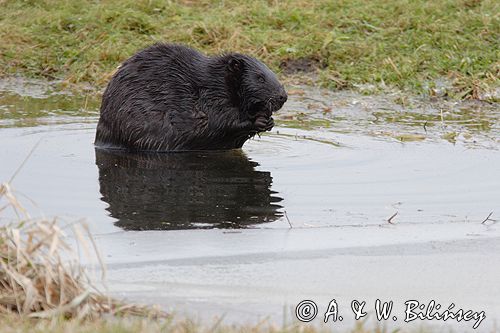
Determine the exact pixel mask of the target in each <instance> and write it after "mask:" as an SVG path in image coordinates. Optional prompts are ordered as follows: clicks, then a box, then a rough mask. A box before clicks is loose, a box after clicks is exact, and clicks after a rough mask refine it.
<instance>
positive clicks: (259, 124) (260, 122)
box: [254, 117, 274, 132]
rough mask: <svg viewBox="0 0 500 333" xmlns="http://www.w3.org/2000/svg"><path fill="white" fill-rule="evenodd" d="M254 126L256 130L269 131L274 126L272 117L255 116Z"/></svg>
mask: <svg viewBox="0 0 500 333" xmlns="http://www.w3.org/2000/svg"><path fill="white" fill-rule="evenodd" d="M254 126H255V129H256V130H257V131H258V132H264V131H270V130H271V129H272V128H273V127H274V119H273V118H272V117H269V118H267V117H257V119H255V123H254Z"/></svg>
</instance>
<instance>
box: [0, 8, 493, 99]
mask: <svg viewBox="0 0 500 333" xmlns="http://www.w3.org/2000/svg"><path fill="white" fill-rule="evenodd" d="M0 7H1V10H0V40H1V43H0V74H3V75H12V74H21V75H26V76H33V77H48V78H63V79H65V80H67V81H68V82H71V83H82V82H88V83H90V84H91V85H92V86H94V87H95V88H102V87H103V86H104V85H105V83H106V82H107V81H108V80H109V77H110V75H111V74H112V73H113V71H114V69H115V68H116V67H117V66H118V64H119V63H120V62H121V61H123V60H125V59H126V58H128V57H129V56H131V55H132V54H133V53H134V52H136V51H137V50H138V49H140V48H142V47H145V46H147V45H150V44H152V43H154V42H156V41H170V42H178V43H186V44H189V45H191V46H193V47H195V48H199V49H201V50H202V51H204V52H206V53H210V54H214V53H219V52H222V51H238V52H243V53H248V54H251V55H254V56H256V57H258V58H260V59H262V60H263V61H265V62H266V63H268V64H269V65H270V66H271V67H272V68H273V69H275V70H277V71H279V70H280V68H288V69H287V70H285V72H289V71H293V68H294V67H295V65H300V64H302V65H305V67H306V68H311V66H312V67H313V68H318V69H319V78H320V83H322V84H324V85H327V86H329V87H331V88H352V87H354V86H356V85H359V84H373V85H375V86H376V87H385V86H389V87H396V88H398V89H403V90H411V91H415V92H418V93H422V92H424V93H427V92H429V90H430V89H432V88H433V86H434V85H435V82H436V80H442V79H445V80H449V81H450V82H451V83H452V87H451V88H450V89H448V93H452V94H454V95H455V96H456V97H459V98H478V97H479V96H480V94H481V93H482V92H485V91H488V90H491V89H495V88H498V87H499V75H500V61H499V59H500V50H499V40H500V3H499V2H498V1H497V0H483V1H481V0H443V1H417V0H389V1H386V0H373V1H364V0H318V1H305V0H297V1H271V0H268V1H264V0H256V1H209V0H202V1H194V0H193V1H190V0H184V1H163V0H162V1H159V0H147V1H146V0H124V1H115V0H109V1H90V0H82V1H72V0H67V1H64V0H25V1H20V0H17V1H12V0H0ZM283 64H288V66H284V65H283Z"/></svg>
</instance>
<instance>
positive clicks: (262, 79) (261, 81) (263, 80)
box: [257, 75, 266, 83]
mask: <svg viewBox="0 0 500 333" xmlns="http://www.w3.org/2000/svg"><path fill="white" fill-rule="evenodd" d="M257 80H259V82H260V83H264V82H266V80H265V79H264V77H263V76H262V75H259V76H257Z"/></svg>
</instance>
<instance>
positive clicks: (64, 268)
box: [0, 183, 165, 319]
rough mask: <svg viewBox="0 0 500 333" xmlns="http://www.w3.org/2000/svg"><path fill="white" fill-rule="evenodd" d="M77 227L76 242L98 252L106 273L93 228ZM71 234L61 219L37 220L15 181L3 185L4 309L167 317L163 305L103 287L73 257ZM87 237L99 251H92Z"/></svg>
mask: <svg viewBox="0 0 500 333" xmlns="http://www.w3.org/2000/svg"><path fill="white" fill-rule="evenodd" d="M8 209H12V210H13V211H14V213H15V215H16V220H15V222H14V223H10V224H8V225H5V220H6V218H5V217H4V213H5V212H6V211H7V210H8ZM75 230H76V231H75V235H76V236H77V237H75V238H76V241H77V242H78V243H79V245H82V246H83V247H84V249H85V251H86V252H87V253H94V254H95V255H96V256H97V258H98V260H99V262H100V264H101V268H102V270H103V272H104V271H105V270H104V264H103V263H102V260H101V258H100V256H99V254H98V251H97V249H96V248H95V242H94V240H93V239H92V237H91V235H90V232H88V229H86V227H85V226H84V230H86V231H87V232H86V235H84V234H82V233H81V231H80V232H78V230H79V229H78V227H76V228H75ZM65 238H66V237H65V234H64V232H63V230H62V229H61V228H60V227H59V226H58V224H57V221H56V220H55V219H53V220H47V219H41V220H34V219H31V217H30V216H29V214H28V212H27V211H26V210H25V209H24V208H23V207H22V205H21V204H20V202H19V201H18V200H17V198H16V196H15V195H14V194H13V192H12V190H11V188H10V185H9V183H3V184H0V314H7V313H18V314H20V315H23V316H27V317H34V318H54V317H64V318H75V319H91V318H97V317H100V316H102V315H104V314H112V315H137V316H146V317H164V316H165V313H163V312H161V311H159V310H158V309H154V308H150V307H142V306H136V305H133V304H126V303H124V302H120V301H117V300H114V299H112V298H110V297H107V296H105V295H104V294H102V293H101V292H99V291H98V290H97V289H96V288H94V287H93V286H92V283H91V281H90V280H89V278H88V276H87V275H86V273H85V270H84V268H83V267H82V266H81V265H80V264H79V262H78V261H77V260H74V261H68V260H67V257H68V256H70V255H71V254H75V253H74V252H73V251H72V249H71V247H70V246H69V245H68V243H67V242H66V241H65ZM86 239H87V240H90V243H91V244H92V247H90V248H91V249H92V248H93V250H94V251H90V250H89V246H88V242H86ZM75 257H76V256H75ZM63 258H64V259H65V260H63Z"/></svg>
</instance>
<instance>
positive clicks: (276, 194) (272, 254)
mask: <svg viewBox="0 0 500 333" xmlns="http://www.w3.org/2000/svg"><path fill="white" fill-rule="evenodd" d="M290 95H291V98H290V102H289V103H287V105H286V107H285V109H284V110H282V111H280V114H278V115H277V124H278V126H277V127H276V128H275V129H273V131H272V132H271V133H268V134H265V135H263V136H262V137H260V138H259V137H257V138H255V139H254V140H251V141H249V142H248V143H247V144H246V145H245V146H244V148H243V149H242V150H241V151H228V152H212V153H203V152H195V153H176V154H125V153H123V152H117V151H102V150H95V149H94V147H93V145H92V142H93V137H94V134H95V125H96V122H97V116H98V113H97V109H98V100H97V99H95V98H91V97H85V96H83V97H82V96H76V97H75V96H72V95H70V94H61V93H54V92H51V90H50V86H49V87H47V85H46V84H44V83H43V82H42V83H41V82H38V81H28V80H22V79H10V80H4V81H2V82H1V83H0V147H1V149H0V161H1V163H0V175H1V176H2V180H4V181H5V180H8V179H9V178H10V177H11V176H12V175H14V174H15V172H16V170H17V169H18V167H19V166H20V165H21V164H22V163H23V160H24V159H25V157H26V156H27V155H28V154H29V152H30V150H31V149H32V148H33V147H34V146H36V148H35V150H34V151H33V153H32V154H31V156H30V157H29V159H28V160H27V161H26V163H25V165H24V166H23V168H22V169H21V170H20V171H19V173H18V174H16V176H15V178H14V180H13V183H12V185H13V187H14V188H15V189H16V190H17V192H19V193H22V194H23V195H26V196H28V197H29V198H30V199H31V200H33V201H34V202H35V203H36V205H37V206H38V207H39V208H37V207H31V208H32V213H34V212H35V213H36V212H37V211H43V213H44V214H45V215H49V216H53V215H56V216H59V217H60V218H61V219H63V220H65V221H74V220H77V219H79V218H85V219H86V221H87V222H88V223H89V225H90V226H91V229H92V231H93V232H94V234H96V235H97V236H96V237H97V239H98V241H99V243H100V246H101V248H102V250H103V252H104V253H105V254H106V257H107V263H108V265H109V268H110V271H109V285H110V286H111V289H112V291H114V292H115V293H117V294H119V295H124V296H126V297H129V298H132V299H137V300H140V301H146V302H156V303H160V304H163V305H165V306H166V307H173V308H174V309H176V310H178V311H180V312H187V313H189V314H193V313H194V314H195V315H200V316H201V317H207V316H208V317H210V316H212V315H215V314H219V315H220V314H222V313H226V314H227V315H228V318H229V320H234V321H242V320H248V319H251V320H253V319H258V318H262V317H263V316H270V318H274V319H276V318H278V319H280V318H281V314H282V312H283V309H284V308H286V307H287V306H293V305H294V304H296V303H298V301H300V299H301V298H303V297H305V298H312V297H316V298H317V299H318V300H322V301H323V302H327V299H328V298H332V297H336V298H337V299H338V300H343V301H344V303H345V304H350V303H349V302H350V301H349V300H350V299H351V298H354V297H358V298H366V299H367V300H370V299H375V298H380V297H384V298H391V299H394V300H395V302H396V303H398V302H399V303H402V302H404V300H405V299H406V298H407V297H415V295H419V297H422V300H423V301H424V300H426V299H427V300H428V299H430V298H433V297H440V299H441V300H442V302H444V303H446V302H452V301H453V302H461V304H460V305H461V306H463V307H469V308H472V307H476V310H482V308H485V307H486V309H489V310H490V313H491V316H494V315H493V313H492V311H496V314H498V313H500V311H498V310H499V308H500V304H498V301H497V300H496V299H495V298H494V297H493V295H498V294H499V293H500V289H499V286H498V283H496V282H494V281H498V278H499V277H500V265H496V264H500V253H499V252H498V245H497V244H498V240H499V238H498V237H500V231H499V229H498V228H497V226H496V223H495V221H496V219H498V216H497V215H498V214H499V213H500V201H499V199H498V198H500V154H499V152H498V148H499V147H500V144H499V138H500V125H499V123H500V122H499V119H500V110H499V108H498V105H493V104H486V103H480V102H462V103H455V102H447V101H436V102H431V103H429V102H427V103H426V102H423V101H422V100H419V99H408V98H406V97H405V98H403V97H401V96H400V95H397V94H394V95H385V96H362V95H358V94H355V93H349V92H340V93H332V92H327V91H324V90H319V89H312V88H306V87H294V88H293V89H290ZM39 209H40V210H39ZM491 212H493V214H491V215H490V213H491ZM489 215H490V216H489ZM488 216H489V219H487V217H488ZM193 229H199V230H193ZM207 229H209V230H207ZM167 230H168V231H167ZM487 253H488V255H487ZM492 263H495V264H494V265H492ZM396 267H397V269H396ZM478 269H480V270H479V272H481V274H480V275H478V274H476V273H474V272H478ZM416 272H419V274H420V277H419V278H417V279H416V280H415V278H413V276H414V274H415V273H416ZM485 276H486V277H485ZM439 277H443V278H444V277H446V278H447V279H448V280H446V278H445V279H440V278H439ZM436 279H437V280H436ZM450 279H453V281H454V282H453V283H451V282H450V281H451V280H450ZM308 280H309V281H308ZM301 281H302V282H301ZM304 281H308V282H307V283H306V284H304V283H303V282H304ZM332 281H335V283H333V282H332ZM386 281H391V288H386V287H382V286H381V285H383V284H384V283H386ZM474 283H480V284H481V286H480V287H479V286H477V285H476V287H477V288H476V289H475V290H472V289H471V290H468V289H467V288H469V287H466V285H467V286H468V285H471V284H474ZM333 286H335V288H332V287H333ZM375 286H377V288H378V289H377V288H374V287H375ZM457 286H459V287H460V288H462V289H463V290H464V291H463V292H461V293H458V294H457V293H456V292H455V290H456V289H455V288H457ZM374 289H376V290H374ZM327 304H328V303H326V304H325V305H327ZM446 306H447V305H446ZM348 308H349V306H348V305H347V309H346V311H347V310H348ZM346 322H348V321H346ZM491 323H493V322H491ZM491 323H490V324H491ZM461 325H462V326H459V327H462V328H467V327H470V326H467V325H468V324H463V323H462V324H461Z"/></svg>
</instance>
